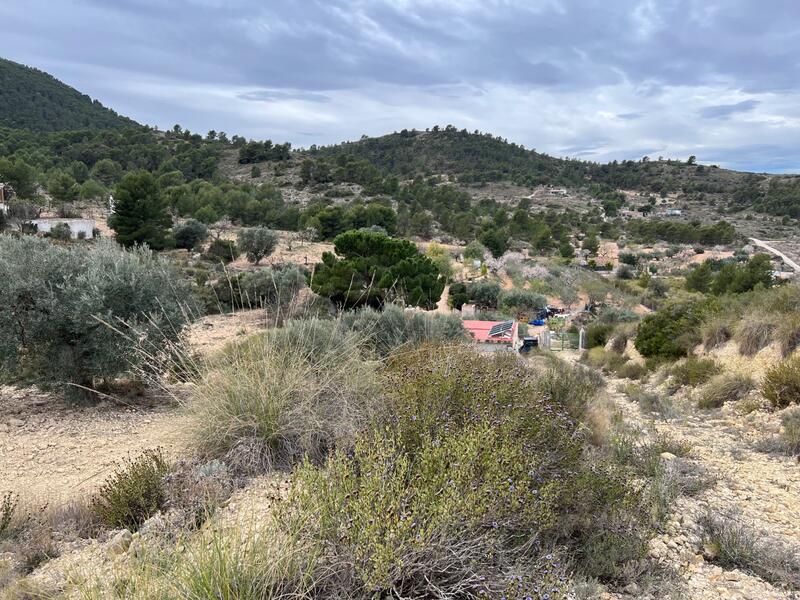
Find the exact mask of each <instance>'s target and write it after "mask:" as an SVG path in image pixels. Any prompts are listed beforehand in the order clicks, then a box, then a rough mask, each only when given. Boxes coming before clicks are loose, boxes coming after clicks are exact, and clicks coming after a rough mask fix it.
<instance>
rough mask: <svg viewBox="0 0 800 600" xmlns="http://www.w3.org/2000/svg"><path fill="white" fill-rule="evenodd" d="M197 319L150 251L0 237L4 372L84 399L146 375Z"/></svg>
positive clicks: (0, 359) (182, 287) (188, 297)
mask: <svg viewBox="0 0 800 600" xmlns="http://www.w3.org/2000/svg"><path fill="white" fill-rule="evenodd" d="M195 311H196V306H195V303H194V298H193V296H192V294H191V291H190V288H189V286H188V284H187V283H186V282H184V281H183V280H182V279H181V278H180V277H178V276H176V274H175V273H174V272H173V270H172V269H171V268H170V267H169V265H168V264H167V263H166V262H164V261H162V260H160V259H158V258H156V257H155V256H153V255H152V253H151V252H149V251H148V250H146V249H143V248H135V249H133V250H130V251H126V250H123V249H122V248H120V247H119V246H117V245H116V244H115V243H114V242H113V241H110V240H108V241H101V242H100V243H98V244H97V245H96V246H95V247H93V248H88V247H86V246H85V245H71V246H68V247H64V246H57V245H54V244H52V243H51V242H49V241H47V240H43V239H35V238H30V237H23V238H12V237H9V236H0V371H5V372H6V373H9V374H11V376H12V377H14V378H16V379H23V380H29V381H35V382H38V383H40V384H43V385H57V384H69V386H68V388H67V391H68V392H69V393H71V394H76V395H83V393H84V392H85V389H86V388H92V387H93V385H94V382H95V380H98V379H104V380H110V379H113V378H115V377H119V376H122V375H126V374H130V373H134V374H136V373H138V372H140V371H141V370H143V369H146V368H147V367H148V366H149V364H150V363H151V362H152V357H155V356H158V355H160V354H162V353H163V352H164V350H166V349H168V348H170V347H171V346H172V345H173V344H174V343H175V342H176V341H177V340H178V339H179V337H180V335H181V331H182V330H183V328H184V326H185V325H186V324H187V323H188V320H189V318H190V316H191V315H192V314H193V313H194V312H195Z"/></svg>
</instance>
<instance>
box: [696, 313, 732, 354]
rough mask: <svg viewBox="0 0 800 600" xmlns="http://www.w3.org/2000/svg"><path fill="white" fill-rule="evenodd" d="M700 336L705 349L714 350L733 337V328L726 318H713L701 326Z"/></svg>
mask: <svg viewBox="0 0 800 600" xmlns="http://www.w3.org/2000/svg"><path fill="white" fill-rule="evenodd" d="M700 335H701V338H702V340H703V346H704V347H705V349H706V350H713V349H714V348H717V347H718V346H721V345H722V344H724V343H725V342H727V341H728V340H730V339H731V338H732V337H733V327H732V326H731V322H730V320H729V319H727V318H725V317H721V316H716V317H711V318H710V319H708V320H707V321H705V322H704V323H703V325H702V326H701V328H700Z"/></svg>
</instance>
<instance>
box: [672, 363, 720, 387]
mask: <svg viewBox="0 0 800 600" xmlns="http://www.w3.org/2000/svg"><path fill="white" fill-rule="evenodd" d="M719 371H720V368H719V366H718V365H717V363H716V362H714V361H713V360H712V359H710V358H697V357H694V356H690V357H688V358H686V359H684V360H682V361H680V362H678V363H677V364H675V366H673V367H672V371H671V374H672V377H673V379H674V380H675V382H676V383H678V384H679V385H689V386H692V387H694V386H697V385H702V384H703V383H705V382H706V381H708V380H709V379H710V378H711V377H712V376H714V375H716V374H717V373H719Z"/></svg>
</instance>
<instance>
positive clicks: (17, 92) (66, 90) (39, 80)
mask: <svg viewBox="0 0 800 600" xmlns="http://www.w3.org/2000/svg"><path fill="white" fill-rule="evenodd" d="M0 125H2V126H4V127H10V128H13V129H30V130H32V131H67V130H74V129H119V128H122V127H131V126H137V125H138V124H137V123H136V122H135V121H133V120H131V119H128V118H127V117H123V116H121V115H118V114H117V113H115V112H114V111H113V110H111V109H109V108H106V107H105V106H103V105H102V104H100V102H98V101H97V100H92V99H91V98H90V97H89V96H87V95H85V94H81V93H80V92H79V91H77V90H75V89H73V88H71V87H69V86H68V85H66V84H64V83H62V82H60V81H59V80H58V79H56V78H55V77H53V76H52V75H48V74H47V73H45V72H43V71H40V70H38V69H34V68H31V67H26V66H25V65H21V64H18V63H15V62H12V61H10V60H5V59H0Z"/></svg>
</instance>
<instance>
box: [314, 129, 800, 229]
mask: <svg viewBox="0 0 800 600" xmlns="http://www.w3.org/2000/svg"><path fill="white" fill-rule="evenodd" d="M306 156H307V157H308V158H310V159H312V160H313V161H315V162H316V163H328V165H327V166H326V165H324V164H323V165H319V164H315V165H314V166H312V167H309V168H307V169H306V171H310V172H312V173H317V172H322V173H330V175H331V176H332V177H333V178H334V180H335V179H336V175H337V174H340V173H347V172H355V173H365V174H366V175H367V176H368V177H369V176H370V174H369V170H368V169H366V168H363V166H362V167H359V165H354V163H353V161H357V162H358V163H361V165H367V164H368V165H371V166H372V167H373V168H375V169H377V171H378V172H379V173H381V174H382V175H384V176H385V175H392V176H395V177H399V178H401V179H410V178H413V177H416V176H423V177H425V176H430V175H442V174H445V175H448V176H449V177H450V179H451V180H455V181H457V182H459V183H461V184H467V185H469V184H475V183H487V182H511V183H515V184H517V185H522V186H535V185H555V186H562V187H566V188H588V189H589V190H590V191H591V193H592V194H594V195H596V196H598V197H604V196H607V197H613V196H614V193H615V192H614V191H615V190H623V189H624V190H638V191H641V192H645V193H649V194H654V195H658V194H662V193H680V194H683V195H685V196H687V197H688V198H690V199H694V200H696V201H698V202H700V203H709V204H711V205H714V206H717V207H719V208H723V207H724V208H726V209H727V210H731V211H739V210H746V209H750V210H755V211H756V212H764V213H768V214H773V215H787V216H791V217H794V218H800V178H798V177H796V176H775V175H765V174H757V173H746V172H739V171H730V170H728V169H721V168H718V167H717V166H715V165H702V164H697V163H696V162H695V161H694V160H691V161H689V160H662V159H659V158H656V157H649V158H648V157H642V158H641V159H639V160H623V161H613V162H610V163H604V164H600V163H594V162H588V161H582V160H575V159H564V158H556V157H553V156H548V155H547V154H542V153H540V152H536V151H535V150H529V149H526V148H524V147H522V146H520V145H518V144H514V143H510V142H508V141H507V140H505V139H502V138H500V137H496V136H492V135H491V134H488V133H481V132H477V131H476V132H469V131H467V130H465V129H461V130H459V129H457V128H455V127H452V126H447V127H434V128H432V129H429V130H426V131H416V130H403V131H401V132H396V133H392V134H389V135H384V136H380V137H373V138H369V137H363V138H362V139H360V140H358V141H354V142H345V143H342V144H336V145H333V146H325V147H314V146H312V147H311V148H310V149H309V150H308V151H307V152H306ZM342 181H347V178H344V179H342ZM356 183H362V184H363V183H365V182H364V181H356Z"/></svg>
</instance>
